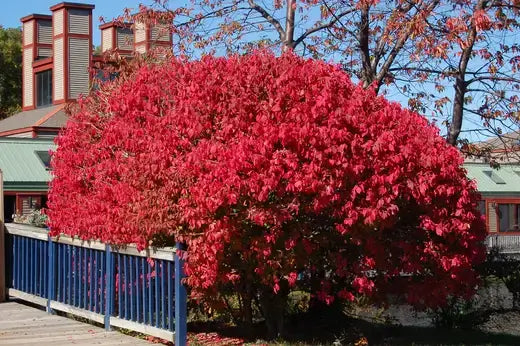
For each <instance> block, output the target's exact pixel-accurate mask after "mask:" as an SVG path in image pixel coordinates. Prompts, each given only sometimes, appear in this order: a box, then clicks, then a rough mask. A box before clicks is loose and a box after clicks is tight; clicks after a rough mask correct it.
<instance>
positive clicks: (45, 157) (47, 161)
mask: <svg viewBox="0 0 520 346" xmlns="http://www.w3.org/2000/svg"><path fill="white" fill-rule="evenodd" d="M34 153H35V154H36V156H38V158H39V159H40V161H41V162H42V164H43V165H44V166H45V169H46V170H50V169H51V155H50V154H49V152H48V151H35V152H34Z"/></svg>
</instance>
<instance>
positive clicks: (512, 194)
mask: <svg viewBox="0 0 520 346" xmlns="http://www.w3.org/2000/svg"><path fill="white" fill-rule="evenodd" d="M464 168H466V170H467V172H468V173H467V174H468V177H469V178H470V179H474V180H475V181H476V183H477V189H478V191H479V192H480V194H481V196H482V201H481V202H480V206H479V207H480V211H481V213H482V215H485V217H486V227H487V230H488V232H489V233H491V234H502V233H508V234H511V233H518V234H520V226H519V225H520V222H519V217H520V165H517V164H501V165H500V168H498V169H495V168H491V167H490V166H489V164H487V163H465V164H464Z"/></svg>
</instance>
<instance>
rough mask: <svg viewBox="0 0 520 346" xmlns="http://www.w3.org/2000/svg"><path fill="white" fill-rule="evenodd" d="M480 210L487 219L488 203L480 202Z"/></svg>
mask: <svg viewBox="0 0 520 346" xmlns="http://www.w3.org/2000/svg"><path fill="white" fill-rule="evenodd" d="M478 210H479V211H480V215H482V216H484V217H486V201H478Z"/></svg>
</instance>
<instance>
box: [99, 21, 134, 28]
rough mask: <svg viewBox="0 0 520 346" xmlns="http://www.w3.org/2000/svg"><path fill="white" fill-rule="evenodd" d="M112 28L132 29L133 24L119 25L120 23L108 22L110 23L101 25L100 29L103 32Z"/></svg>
mask: <svg viewBox="0 0 520 346" xmlns="http://www.w3.org/2000/svg"><path fill="white" fill-rule="evenodd" d="M111 27H116V28H131V27H132V23H127V22H125V23H118V22H114V21H112V22H108V23H105V24H101V25H100V26H99V28H100V29H101V30H104V29H107V28H111Z"/></svg>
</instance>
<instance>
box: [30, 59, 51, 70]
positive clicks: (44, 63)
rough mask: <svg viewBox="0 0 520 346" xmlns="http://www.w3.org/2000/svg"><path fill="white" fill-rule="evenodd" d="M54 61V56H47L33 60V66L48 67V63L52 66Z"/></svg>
mask: <svg viewBox="0 0 520 346" xmlns="http://www.w3.org/2000/svg"><path fill="white" fill-rule="evenodd" d="M52 63H53V59H52V57H50V58H45V59H41V60H36V61H33V63H32V67H33V69H37V68H41V67H42V66H43V67H47V65H51V66H50V67H48V68H52Z"/></svg>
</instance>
